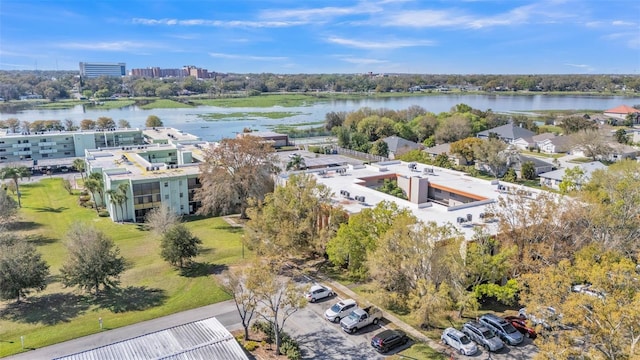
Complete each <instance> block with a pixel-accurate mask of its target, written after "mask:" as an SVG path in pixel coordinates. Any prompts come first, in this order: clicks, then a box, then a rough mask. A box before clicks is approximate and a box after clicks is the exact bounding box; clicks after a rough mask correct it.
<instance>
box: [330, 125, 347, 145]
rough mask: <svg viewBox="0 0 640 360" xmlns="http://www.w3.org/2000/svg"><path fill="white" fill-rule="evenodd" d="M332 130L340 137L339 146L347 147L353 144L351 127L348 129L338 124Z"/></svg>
mask: <svg viewBox="0 0 640 360" xmlns="http://www.w3.org/2000/svg"><path fill="white" fill-rule="evenodd" d="M331 132H332V133H333V134H334V135H335V136H336V138H337V139H338V146H340V147H343V148H346V149H348V148H350V146H351V133H350V132H349V129H347V128H345V127H343V126H336V127H334V128H333V129H331Z"/></svg>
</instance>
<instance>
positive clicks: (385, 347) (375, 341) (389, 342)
mask: <svg viewBox="0 0 640 360" xmlns="http://www.w3.org/2000/svg"><path fill="white" fill-rule="evenodd" d="M408 341H409V337H408V336H407V334H405V333H404V331H402V330H385V331H383V332H380V333H378V334H376V335H375V336H374V337H373V338H372V339H371V346H373V347H374V348H375V349H376V350H377V351H378V352H379V353H386V352H388V351H389V350H391V349H393V348H396V347H398V346H400V345H404V344H406V343H407V342H408Z"/></svg>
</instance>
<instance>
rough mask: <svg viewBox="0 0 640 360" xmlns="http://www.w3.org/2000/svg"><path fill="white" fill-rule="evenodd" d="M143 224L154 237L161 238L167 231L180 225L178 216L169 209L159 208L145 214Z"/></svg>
mask: <svg viewBox="0 0 640 360" xmlns="http://www.w3.org/2000/svg"><path fill="white" fill-rule="evenodd" d="M145 223H146V224H147V228H148V229H149V230H151V232H153V233H154V234H155V235H156V236H163V235H164V234H165V233H166V232H167V231H169V229H171V228H173V227H174V226H176V225H178V224H179V223H180V216H179V215H178V214H176V213H175V212H173V211H171V209H169V207H167V206H160V207H157V208H155V209H153V210H151V211H149V212H148V213H147V216H146V217H145Z"/></svg>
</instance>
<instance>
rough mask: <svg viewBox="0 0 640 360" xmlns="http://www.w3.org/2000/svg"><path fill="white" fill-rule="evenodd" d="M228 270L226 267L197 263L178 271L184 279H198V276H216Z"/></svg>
mask: <svg viewBox="0 0 640 360" xmlns="http://www.w3.org/2000/svg"><path fill="white" fill-rule="evenodd" d="M227 269H229V267H228V266H227V265H216V264H211V263H208V262H205V263H199V262H194V263H191V265H190V266H188V267H183V268H181V269H180V275H181V276H184V277H200V276H209V275H218V274H221V273H222V272H224V271H225V270H227Z"/></svg>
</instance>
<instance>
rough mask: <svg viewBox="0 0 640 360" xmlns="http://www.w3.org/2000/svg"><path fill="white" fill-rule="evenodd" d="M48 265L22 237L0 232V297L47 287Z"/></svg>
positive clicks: (12, 296) (23, 293)
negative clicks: (13, 236) (12, 236)
mask: <svg viewBox="0 0 640 360" xmlns="http://www.w3.org/2000/svg"><path fill="white" fill-rule="evenodd" d="M47 276H49V265H47V263H46V262H45V261H44V260H42V257H41V256H40V253H38V252H37V251H36V248H35V247H34V246H33V245H31V244H30V243H28V242H27V241H26V240H23V239H15V238H10V237H8V236H4V235H1V234H0V299H16V301H17V302H20V298H21V297H24V296H27V295H28V294H29V293H30V292H31V291H32V290H37V291H40V290H44V289H45V288H46V287H47Z"/></svg>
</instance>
